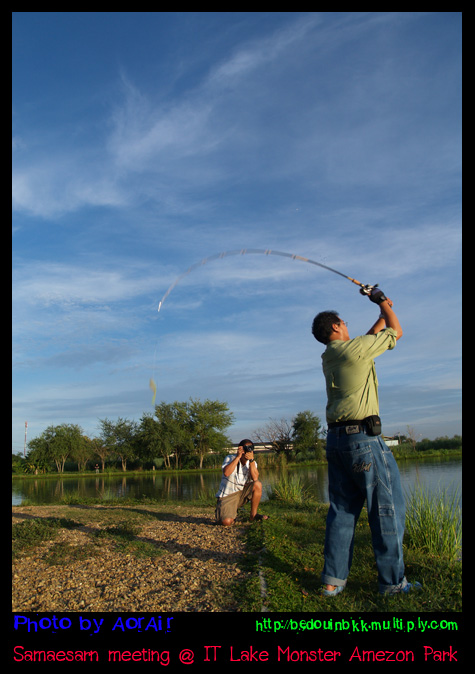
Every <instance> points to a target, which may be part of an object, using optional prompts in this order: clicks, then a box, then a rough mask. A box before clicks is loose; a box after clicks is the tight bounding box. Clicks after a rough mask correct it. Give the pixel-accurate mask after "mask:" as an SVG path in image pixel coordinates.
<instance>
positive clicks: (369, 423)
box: [364, 414, 381, 435]
mask: <svg viewBox="0 0 475 674" xmlns="http://www.w3.org/2000/svg"><path fill="white" fill-rule="evenodd" d="M364 422H365V425H366V430H367V433H368V435H381V419H380V417H378V415H377V414H373V415H372V416H370V417H366V419H365V420H364Z"/></svg>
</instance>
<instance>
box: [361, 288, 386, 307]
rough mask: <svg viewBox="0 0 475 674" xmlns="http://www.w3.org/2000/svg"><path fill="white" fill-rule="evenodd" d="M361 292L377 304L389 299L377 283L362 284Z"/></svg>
mask: <svg viewBox="0 0 475 674" xmlns="http://www.w3.org/2000/svg"><path fill="white" fill-rule="evenodd" d="M360 293H361V294H362V295H367V296H368V297H369V299H370V300H371V302H374V303H375V304H381V302H384V301H385V300H387V297H386V295H385V294H384V293H383V291H382V290H380V288H379V287H378V284H377V283H375V284H374V285H373V286H371V285H369V284H368V285H363V284H361V288H360Z"/></svg>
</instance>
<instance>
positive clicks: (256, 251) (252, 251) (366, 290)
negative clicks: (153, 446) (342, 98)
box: [150, 248, 375, 406]
mask: <svg viewBox="0 0 475 674" xmlns="http://www.w3.org/2000/svg"><path fill="white" fill-rule="evenodd" d="M232 255H278V256H279V257H287V258H289V259H291V260H298V261H299V262H307V263H308V264H313V265H315V266H317V267H321V268H322V269H326V270H327V271H331V272H333V273H334V274H338V276H341V277H343V278H346V279H347V280H348V281H351V282H352V283H355V284H356V285H358V286H360V293H362V294H364V295H369V294H370V292H371V290H372V289H373V288H374V287H375V286H371V285H365V284H364V283H361V282H360V281H357V280H356V279H354V278H352V277H351V276H347V275H346V274H343V273H342V272H341V271H338V270H337V269H333V267H329V266H328V265H326V264H323V263H322V262H317V261H316V260H310V259H309V258H308V257H302V256H301V255H295V254H293V253H283V252H282V251H280V250H270V249H261V248H241V249H240V250H226V251H223V252H222V253H215V254H214V255H210V256H209V257H206V258H204V259H203V260H200V261H199V262H195V264H192V265H191V267H188V269H187V270H186V271H185V272H183V274H180V276H178V277H177V278H176V279H175V281H173V283H172V284H171V286H170V287H169V288H168V290H167V291H166V293H165V294H164V296H163V297H162V299H161V300H160V302H159V304H158V311H160V309H161V308H162V306H163V303H164V302H165V300H166V299H167V297H168V296H169V295H170V293H171V292H172V290H173V289H174V288H175V287H176V286H177V285H178V284H179V283H180V281H181V280H182V279H184V278H185V276H188V274H191V272H192V271H194V270H195V269H198V268H199V267H203V266H204V265H205V264H208V262H211V261H213V260H220V259H222V258H225V257H230V256H232ZM155 354H156V349H155ZM153 368H154V369H153V376H152V377H151V379H150V389H151V390H152V392H153V399H152V406H154V405H155V396H156V394H157V385H156V383H155V380H154V376H155V355H154V365H153Z"/></svg>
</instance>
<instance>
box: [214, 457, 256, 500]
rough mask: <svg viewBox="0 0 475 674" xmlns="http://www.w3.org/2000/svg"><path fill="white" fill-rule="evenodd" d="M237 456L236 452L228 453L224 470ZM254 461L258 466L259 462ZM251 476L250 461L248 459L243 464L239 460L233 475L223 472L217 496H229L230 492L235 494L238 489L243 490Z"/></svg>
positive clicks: (224, 462)
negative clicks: (226, 474)
mask: <svg viewBox="0 0 475 674" xmlns="http://www.w3.org/2000/svg"><path fill="white" fill-rule="evenodd" d="M235 458H236V454H228V455H227V457H226V458H225V459H224V461H223V466H222V468H223V470H224V468H225V467H226V466H227V465H228V464H229V463H231V462H232V461H234V459H235ZM254 463H255V465H256V467H257V463H256V462H254ZM249 477H250V475H249V461H246V463H245V464H244V465H243V464H242V463H241V461H240V460H239V463H238V465H237V466H236V468H235V469H234V470H233V472H232V473H231V475H228V477H226V476H225V475H224V473H223V477H222V478H221V484H220V485H219V490H218V492H217V494H216V497H217V498H223V497H224V496H229V494H234V493H235V492H237V491H242V490H243V488H244V485H245V484H246V482H247V480H248V478H249Z"/></svg>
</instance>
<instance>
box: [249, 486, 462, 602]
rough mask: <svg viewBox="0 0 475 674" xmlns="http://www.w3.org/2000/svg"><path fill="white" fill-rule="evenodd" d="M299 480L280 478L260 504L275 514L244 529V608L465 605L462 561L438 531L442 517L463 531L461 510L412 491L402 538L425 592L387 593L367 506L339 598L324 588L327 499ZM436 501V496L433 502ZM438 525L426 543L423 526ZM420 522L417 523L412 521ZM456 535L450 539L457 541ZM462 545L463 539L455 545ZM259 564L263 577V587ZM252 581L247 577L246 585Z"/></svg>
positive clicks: (409, 570)
mask: <svg viewBox="0 0 475 674" xmlns="http://www.w3.org/2000/svg"><path fill="white" fill-rule="evenodd" d="M301 487H302V485H297V484H296V483H291V482H289V484H287V485H285V484H278V485H276V490H275V493H274V494H273V498H270V499H269V501H268V502H266V503H264V504H262V508H261V509H262V512H265V513H266V514H268V515H269V516H270V518H269V519H268V520H266V521H264V522H262V523H261V524H260V525H259V526H257V527H256V526H254V527H249V528H248V529H247V534H246V535H247V545H248V550H249V554H248V558H247V561H246V563H247V568H248V570H252V571H254V577H255V580H254V582H253V583H252V587H249V586H247V587H246V591H245V593H242V596H240V597H239V599H240V602H241V605H242V606H243V610H246V611H262V609H263V606H265V608H266V610H268V611H275V612H287V611H289V612H317V613H324V612H335V611H338V612H356V611H359V612H362V611H363V612H369V611H372V612H414V613H418V612H427V611H433V612H452V611H461V610H462V587H461V586H462V578H461V575H462V564H461V561H460V560H459V554H458V553H457V554H454V545H451V544H449V539H450V535H449V534H447V536H445V534H444V535H441V534H440V528H437V527H439V525H440V521H441V519H442V521H443V522H444V526H445V528H446V529H447V531H453V528H455V530H457V531H458V526H459V525H458V521H459V520H457V518H458V516H459V514H460V513H459V512H458V510H457V509H456V508H455V509H454V508H453V507H451V508H449V507H448V506H446V507H445V508H441V507H439V508H438V510H437V512H435V513H434V512H433V510H434V502H433V500H431V499H428V498H427V495H426V494H424V495H423V496H421V495H420V494H415V495H413V504H414V507H415V504H417V506H418V510H417V511H414V509H413V507H408V515H407V521H408V529H409V534H408V535H407V537H406V539H405V550H404V557H405V566H406V576H407V578H408V580H409V581H411V580H417V581H419V582H420V583H422V585H423V588H424V589H423V591H422V592H418V593H411V594H409V595H399V596H394V597H385V596H382V595H380V594H379V592H378V587H377V570H376V565H375V562H374V555H373V549H372V543H371V533H370V529H369V524H368V518H367V514H366V511H365V510H364V511H363V513H362V515H361V517H360V519H359V522H358V525H357V528H356V533H355V554H354V558H353V566H352V569H351V574H350V577H349V579H348V583H347V587H346V589H345V591H344V592H342V593H341V594H340V595H338V596H337V597H335V598H330V599H329V598H325V597H323V596H322V595H321V593H320V588H321V581H320V574H321V569H322V568H323V562H324V559H323V546H324V539H325V522H326V514H327V510H328V506H327V505H325V504H322V503H317V502H314V501H313V500H312V497H311V492H310V491H309V490H302V489H301ZM436 503H437V504H439V501H438V500H437V501H436ZM429 521H431V522H432V521H433V528H434V532H437V535H435V534H434V535H431V536H430V545H427V544H426V541H427V536H426V525H425V524H424V523H427V522H429ZM415 524H417V525H419V528H418V527H417V526H415ZM452 542H453V541H452ZM457 547H458V538H457V542H456V543H455V548H457ZM259 571H261V574H263V575H264V577H265V581H266V586H267V588H266V595H265V597H264V598H263V597H262V596H261V591H260V583H259V576H258V574H259ZM248 585H249V584H248Z"/></svg>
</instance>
